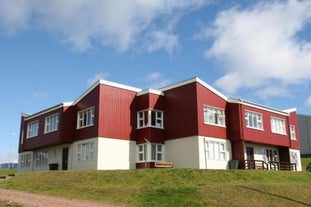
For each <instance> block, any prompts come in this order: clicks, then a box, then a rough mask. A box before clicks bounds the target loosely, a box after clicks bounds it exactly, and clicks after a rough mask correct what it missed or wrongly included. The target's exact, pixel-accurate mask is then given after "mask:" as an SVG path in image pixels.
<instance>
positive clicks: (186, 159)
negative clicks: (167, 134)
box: [165, 136, 200, 168]
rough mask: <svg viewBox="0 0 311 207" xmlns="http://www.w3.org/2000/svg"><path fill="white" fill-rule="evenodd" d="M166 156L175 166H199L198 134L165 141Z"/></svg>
mask: <svg viewBox="0 0 311 207" xmlns="http://www.w3.org/2000/svg"><path fill="white" fill-rule="evenodd" d="M165 157H166V159H165V161H167V162H173V165H174V168H199V167H200V159H199V141H198V136H193V137H185V138H180V139H174V140H168V141H165Z"/></svg>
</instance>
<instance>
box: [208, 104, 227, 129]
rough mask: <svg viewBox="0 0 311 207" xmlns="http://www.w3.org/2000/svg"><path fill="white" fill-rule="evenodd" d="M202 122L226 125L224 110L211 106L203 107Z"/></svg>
mask: <svg viewBox="0 0 311 207" xmlns="http://www.w3.org/2000/svg"><path fill="white" fill-rule="evenodd" d="M203 114H204V123H205V124H210V125H216V126H222V127H226V117H225V110H224V109H221V108H216V107H212V106H204V107H203Z"/></svg>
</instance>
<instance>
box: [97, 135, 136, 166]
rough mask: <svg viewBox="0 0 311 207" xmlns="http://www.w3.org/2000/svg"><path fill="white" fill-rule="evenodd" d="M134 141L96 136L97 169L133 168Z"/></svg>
mask: <svg viewBox="0 0 311 207" xmlns="http://www.w3.org/2000/svg"><path fill="white" fill-rule="evenodd" d="M136 154H137V152H136V141H128V140H121V139H109V138H98V155H97V160H98V165H97V169H98V170H112V169H113V170H116V169H135V168H136Z"/></svg>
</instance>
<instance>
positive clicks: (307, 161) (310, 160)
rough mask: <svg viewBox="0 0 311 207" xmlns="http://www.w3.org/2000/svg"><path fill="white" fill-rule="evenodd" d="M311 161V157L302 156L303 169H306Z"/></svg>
mask: <svg viewBox="0 0 311 207" xmlns="http://www.w3.org/2000/svg"><path fill="white" fill-rule="evenodd" d="M310 162H311V157H310V158H302V159H301V166H302V171H305V170H306V167H307V165H308V164H309V163H310Z"/></svg>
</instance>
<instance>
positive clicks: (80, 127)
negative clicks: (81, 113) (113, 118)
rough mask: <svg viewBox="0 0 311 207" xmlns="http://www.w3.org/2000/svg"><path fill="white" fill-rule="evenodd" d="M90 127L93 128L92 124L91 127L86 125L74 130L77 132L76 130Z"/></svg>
mask: <svg viewBox="0 0 311 207" xmlns="http://www.w3.org/2000/svg"><path fill="white" fill-rule="evenodd" d="M91 126H94V124H92V125H87V126H82V127H77V129H76V130H78V129H84V128H88V127H91Z"/></svg>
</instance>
